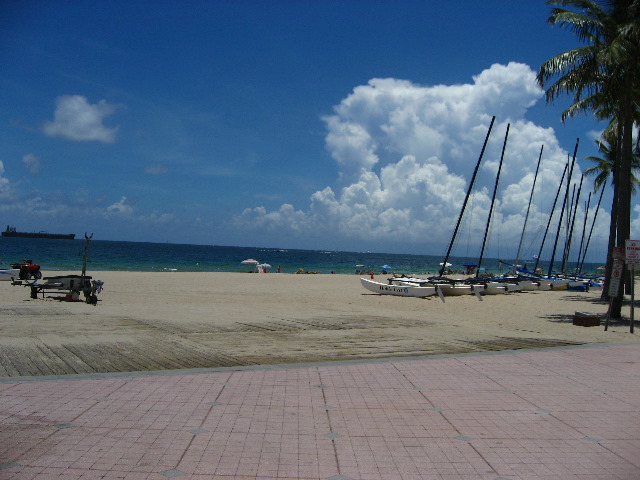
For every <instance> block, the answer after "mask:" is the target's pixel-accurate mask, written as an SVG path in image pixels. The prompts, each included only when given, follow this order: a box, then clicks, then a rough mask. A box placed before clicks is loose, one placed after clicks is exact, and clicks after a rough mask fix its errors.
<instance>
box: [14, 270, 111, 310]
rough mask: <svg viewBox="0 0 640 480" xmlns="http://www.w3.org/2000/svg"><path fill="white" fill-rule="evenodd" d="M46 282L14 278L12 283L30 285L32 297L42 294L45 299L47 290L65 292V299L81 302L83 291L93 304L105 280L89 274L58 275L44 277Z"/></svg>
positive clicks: (96, 301)
mask: <svg viewBox="0 0 640 480" xmlns="http://www.w3.org/2000/svg"><path fill="white" fill-rule="evenodd" d="M42 280H44V282H42V283H39V282H38V280H35V281H33V282H29V281H27V280H14V281H13V282H11V285H17V286H22V287H29V289H30V290H31V298H33V299H36V298H38V294H42V298H43V299H44V297H45V293H46V292H65V295H64V299H65V300H66V301H67V302H79V301H80V294H81V293H82V294H83V295H84V298H85V302H86V303H89V304H91V305H97V304H98V294H99V293H100V292H101V291H102V286H103V285H104V282H102V281H100V280H92V279H91V277H90V276H87V275H60V276H57V277H44V278H43V279H42Z"/></svg>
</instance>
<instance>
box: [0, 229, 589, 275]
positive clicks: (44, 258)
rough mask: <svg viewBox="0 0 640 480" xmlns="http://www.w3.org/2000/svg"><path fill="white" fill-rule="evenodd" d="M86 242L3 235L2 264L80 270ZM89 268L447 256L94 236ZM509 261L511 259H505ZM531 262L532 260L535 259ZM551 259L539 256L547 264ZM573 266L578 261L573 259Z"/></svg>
mask: <svg viewBox="0 0 640 480" xmlns="http://www.w3.org/2000/svg"><path fill="white" fill-rule="evenodd" d="M85 245H86V242H85V240H84V239H76V240H46V239H29V238H5V237H2V238H0V259H1V260H2V261H3V264H4V265H6V264H9V263H15V262H17V261H20V260H22V259H32V260H33V262H34V263H38V264H40V265H41V267H42V270H43V271H45V272H46V271H47V270H71V271H74V270H77V271H80V270H82V259H83V253H84V249H85ZM88 258H89V259H88V263H87V271H92V270H95V271H99V270H118V271H137V272H162V271H180V272H246V271H248V270H249V269H250V268H251V266H248V265H243V264H241V262H242V260H245V259H248V258H253V259H255V260H258V261H259V262H261V263H268V264H270V265H271V268H270V269H269V271H270V272H274V271H275V270H276V268H277V266H278V265H280V266H281V267H282V271H283V272H284V273H294V272H295V271H296V270H298V269H300V268H301V269H303V270H305V271H314V272H319V273H332V272H335V273H339V274H353V273H355V271H356V270H365V271H370V270H371V271H374V272H380V271H381V270H382V267H383V266H384V265H389V266H391V269H390V271H393V272H398V273H416V274H425V273H429V274H435V273H437V271H438V269H439V268H440V266H439V263H440V262H442V261H443V259H444V258H443V256H435V255H409V254H392V253H372V252H338V251H321V250H296V249H278V248H255V247H231V246H215V245H186V244H171V243H146V242H115V241H108V240H93V241H91V244H90V246H89V257H88ZM507 261H510V260H507ZM449 262H450V263H451V264H452V266H451V267H450V268H452V269H455V270H462V269H463V268H464V267H463V265H464V264H465V263H469V262H477V259H474V258H467V257H451V258H450V259H449ZM528 265H530V266H532V265H533V261H530V262H529V263H528ZM547 265H548V264H547V263H545V262H540V266H542V267H543V268H544V269H546V267H547ZM483 266H485V267H486V269H487V270H488V271H490V272H492V273H501V272H502V273H504V272H506V271H507V270H508V268H507V267H506V266H500V264H499V262H498V259H495V258H493V259H492V258H489V259H484V260H483ZM570 266H575V265H574V264H571V265H570ZM596 266H597V265H596V264H585V270H586V271H594V269H595V267H596Z"/></svg>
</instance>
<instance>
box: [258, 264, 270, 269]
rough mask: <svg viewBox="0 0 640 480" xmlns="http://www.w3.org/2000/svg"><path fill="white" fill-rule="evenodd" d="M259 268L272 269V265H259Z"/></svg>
mask: <svg viewBox="0 0 640 480" xmlns="http://www.w3.org/2000/svg"><path fill="white" fill-rule="evenodd" d="M258 266H259V267H262V268H271V265H269V264H268V263H261V264H260V265H258Z"/></svg>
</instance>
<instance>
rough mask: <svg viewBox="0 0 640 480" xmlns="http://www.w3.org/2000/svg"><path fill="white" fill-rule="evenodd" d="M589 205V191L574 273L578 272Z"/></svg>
mask: <svg viewBox="0 0 640 480" xmlns="http://www.w3.org/2000/svg"><path fill="white" fill-rule="evenodd" d="M589 205H591V192H589V196H588V197H587V203H586V204H585V209H584V222H582V237H581V238H580V248H579V249H578V261H577V262H576V275H577V274H579V273H580V258H581V257H582V247H583V246H584V235H585V233H587V217H588V216H589Z"/></svg>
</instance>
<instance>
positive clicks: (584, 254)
mask: <svg viewBox="0 0 640 480" xmlns="http://www.w3.org/2000/svg"><path fill="white" fill-rule="evenodd" d="M604 187H605V185H604V183H603V184H602V191H601V192H600V198H599V199H598V205H597V206H596V212H595V213H594V214H593V222H592V223H591V230H589V236H588V237H587V244H586V245H585V247H584V252H583V253H582V263H581V264H580V268H579V269H578V271H579V272H581V271H582V267H583V266H584V259H585V258H587V250H588V249H589V243H591V234H592V233H593V227H594V226H595V224H596V218H598V211H600V203H601V202H602V196H603V195H604Z"/></svg>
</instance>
